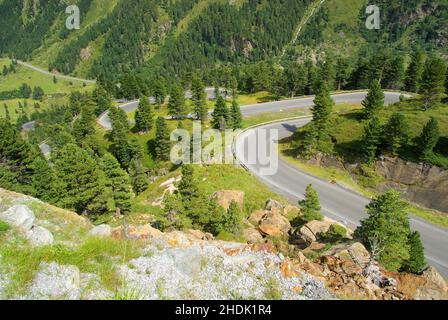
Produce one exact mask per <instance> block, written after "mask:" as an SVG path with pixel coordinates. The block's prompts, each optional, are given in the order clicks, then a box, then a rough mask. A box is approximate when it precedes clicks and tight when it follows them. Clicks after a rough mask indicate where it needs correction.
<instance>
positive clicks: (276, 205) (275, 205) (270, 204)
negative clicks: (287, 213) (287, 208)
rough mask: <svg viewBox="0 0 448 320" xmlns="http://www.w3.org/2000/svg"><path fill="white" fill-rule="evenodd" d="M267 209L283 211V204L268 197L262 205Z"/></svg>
mask: <svg viewBox="0 0 448 320" xmlns="http://www.w3.org/2000/svg"><path fill="white" fill-rule="evenodd" d="M264 208H265V209H266V210H268V211H276V210H277V211H280V212H281V211H283V209H284V206H283V205H282V204H281V203H280V202H278V201H277V200H273V199H269V200H268V201H267V202H266V205H265V207H264Z"/></svg>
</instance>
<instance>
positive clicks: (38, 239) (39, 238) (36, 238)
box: [26, 226, 54, 247]
mask: <svg viewBox="0 0 448 320" xmlns="http://www.w3.org/2000/svg"><path fill="white" fill-rule="evenodd" d="M26 239H27V240H28V241H29V243H30V245H31V246H32V247H40V246H47V245H51V244H53V242H54V237H53V234H52V233H51V232H50V231H48V230H47V229H45V228H44V227H40V226H34V227H32V228H31V230H29V231H27V233H26Z"/></svg>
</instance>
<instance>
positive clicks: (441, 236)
mask: <svg viewBox="0 0 448 320" xmlns="http://www.w3.org/2000/svg"><path fill="white" fill-rule="evenodd" d="M206 91H207V95H208V97H209V98H210V99H212V98H214V90H213V88H207V90H206ZM366 95H367V92H365V91H363V92H352V93H341V94H335V95H332V98H333V100H334V101H335V103H336V104H340V103H353V104H355V103H356V104H359V103H361V101H362V100H364V98H365V97H366ZM186 96H187V97H188V96H189V93H187V94H186ZM399 97H400V93H396V92H385V104H386V105H389V104H391V103H394V102H397V101H398V100H399ZM313 100H314V97H305V98H298V99H291V100H284V101H276V102H267V103H260V104H254V105H246V106H242V107H241V113H242V114H243V116H244V117H248V116H254V115H258V114H265V113H278V112H282V111H286V110H295V109H303V108H308V107H311V106H313V104H314V103H313ZM137 107H138V101H131V102H128V103H125V104H123V105H121V106H120V108H122V109H123V110H124V111H125V112H132V111H134V110H135V109H136V108H137ZM310 120H311V119H310V118H301V119H289V120H280V121H278V122H274V123H270V124H265V125H260V126H258V127H254V128H250V129H248V130H246V131H244V132H243V133H241V134H240V135H239V136H238V137H237V139H236V141H235V145H234V146H235V150H234V151H235V157H236V159H237V161H239V162H240V164H241V165H242V166H244V167H245V168H246V169H247V170H249V171H250V172H252V173H253V174H254V175H255V176H256V177H257V178H258V179H259V180H260V181H261V182H263V183H265V184H266V185H267V186H268V187H269V188H270V189H271V190H273V191H274V192H276V193H278V194H280V195H282V196H284V197H286V198H287V199H289V200H290V201H291V202H292V203H297V201H298V200H299V199H302V198H303V195H304V193H305V188H306V186H307V185H309V184H313V186H314V187H315V189H316V190H317V191H318V193H319V195H320V198H321V204H322V210H323V212H324V214H325V215H326V216H328V217H331V218H333V219H336V220H338V221H340V222H342V223H344V224H346V225H347V226H349V227H352V228H354V227H356V226H358V225H359V223H360V221H361V220H363V219H364V218H366V217H367V214H366V211H365V206H366V205H367V204H368V203H369V199H367V198H365V197H363V196H361V195H359V194H357V193H355V192H354V191H351V190H349V189H346V188H344V187H342V186H340V185H338V184H332V183H330V182H327V181H324V180H321V179H319V178H316V177H314V176H312V175H309V174H307V173H305V172H302V171H300V170H299V169H297V168H296V167H294V166H293V165H291V164H290V163H288V162H286V161H285V160H282V159H281V158H280V159H279V163H278V171H277V173H276V174H275V175H271V176H266V175H262V174H260V169H261V168H263V165H262V164H260V163H255V164H250V162H249V161H247V159H248V156H249V151H248V150H249V143H248V141H250V139H251V138H253V136H254V135H256V136H258V132H259V130H262V129H268V130H269V129H277V130H278V133H279V139H283V138H286V137H288V136H290V135H292V134H293V133H294V132H295V131H296V129H297V128H299V127H301V126H304V125H306V124H307V123H308V122H309V121H310ZM97 121H98V123H99V124H100V125H101V126H103V127H104V128H106V129H110V128H111V121H110V119H109V116H108V112H105V113H103V114H102V115H101V116H100V117H99V118H98V119H97ZM251 136H252V137H251ZM268 142H269V141H266V142H265V145H268ZM270 152H278V151H277V150H270ZM410 220H411V226H412V228H413V229H415V230H418V231H419V232H420V233H421V237H422V240H423V244H424V246H425V254H426V258H427V260H428V262H429V263H430V264H431V265H433V266H434V267H436V268H437V269H438V270H439V271H440V272H441V273H442V274H443V275H444V276H448V254H447V248H448V230H447V229H443V228H439V227H437V226H435V225H433V224H431V223H429V222H426V221H424V220H422V219H420V218H418V217H414V216H412V217H411V219H410Z"/></svg>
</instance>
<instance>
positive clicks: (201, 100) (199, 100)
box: [191, 75, 208, 123]
mask: <svg viewBox="0 0 448 320" xmlns="http://www.w3.org/2000/svg"><path fill="white" fill-rule="evenodd" d="M191 99H192V100H193V105H194V113H195V115H196V119H198V120H201V122H202V123H204V122H205V121H207V117H208V110H207V94H206V92H205V85H204V83H203V82H202V80H201V79H200V78H199V76H197V75H196V76H195V77H194V78H193V81H192V83H191Z"/></svg>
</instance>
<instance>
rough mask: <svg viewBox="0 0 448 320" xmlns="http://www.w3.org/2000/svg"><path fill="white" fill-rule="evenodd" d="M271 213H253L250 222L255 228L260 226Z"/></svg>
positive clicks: (261, 211) (260, 211)
mask: <svg viewBox="0 0 448 320" xmlns="http://www.w3.org/2000/svg"><path fill="white" fill-rule="evenodd" d="M268 213H269V211H266V210H257V211H254V212H252V213H251V215H250V216H249V219H248V220H249V222H250V223H252V224H253V225H254V226H258V224H259V223H260V221H261V220H262V219H263V218H264V217H265V216H266V215H267V214H268Z"/></svg>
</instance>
